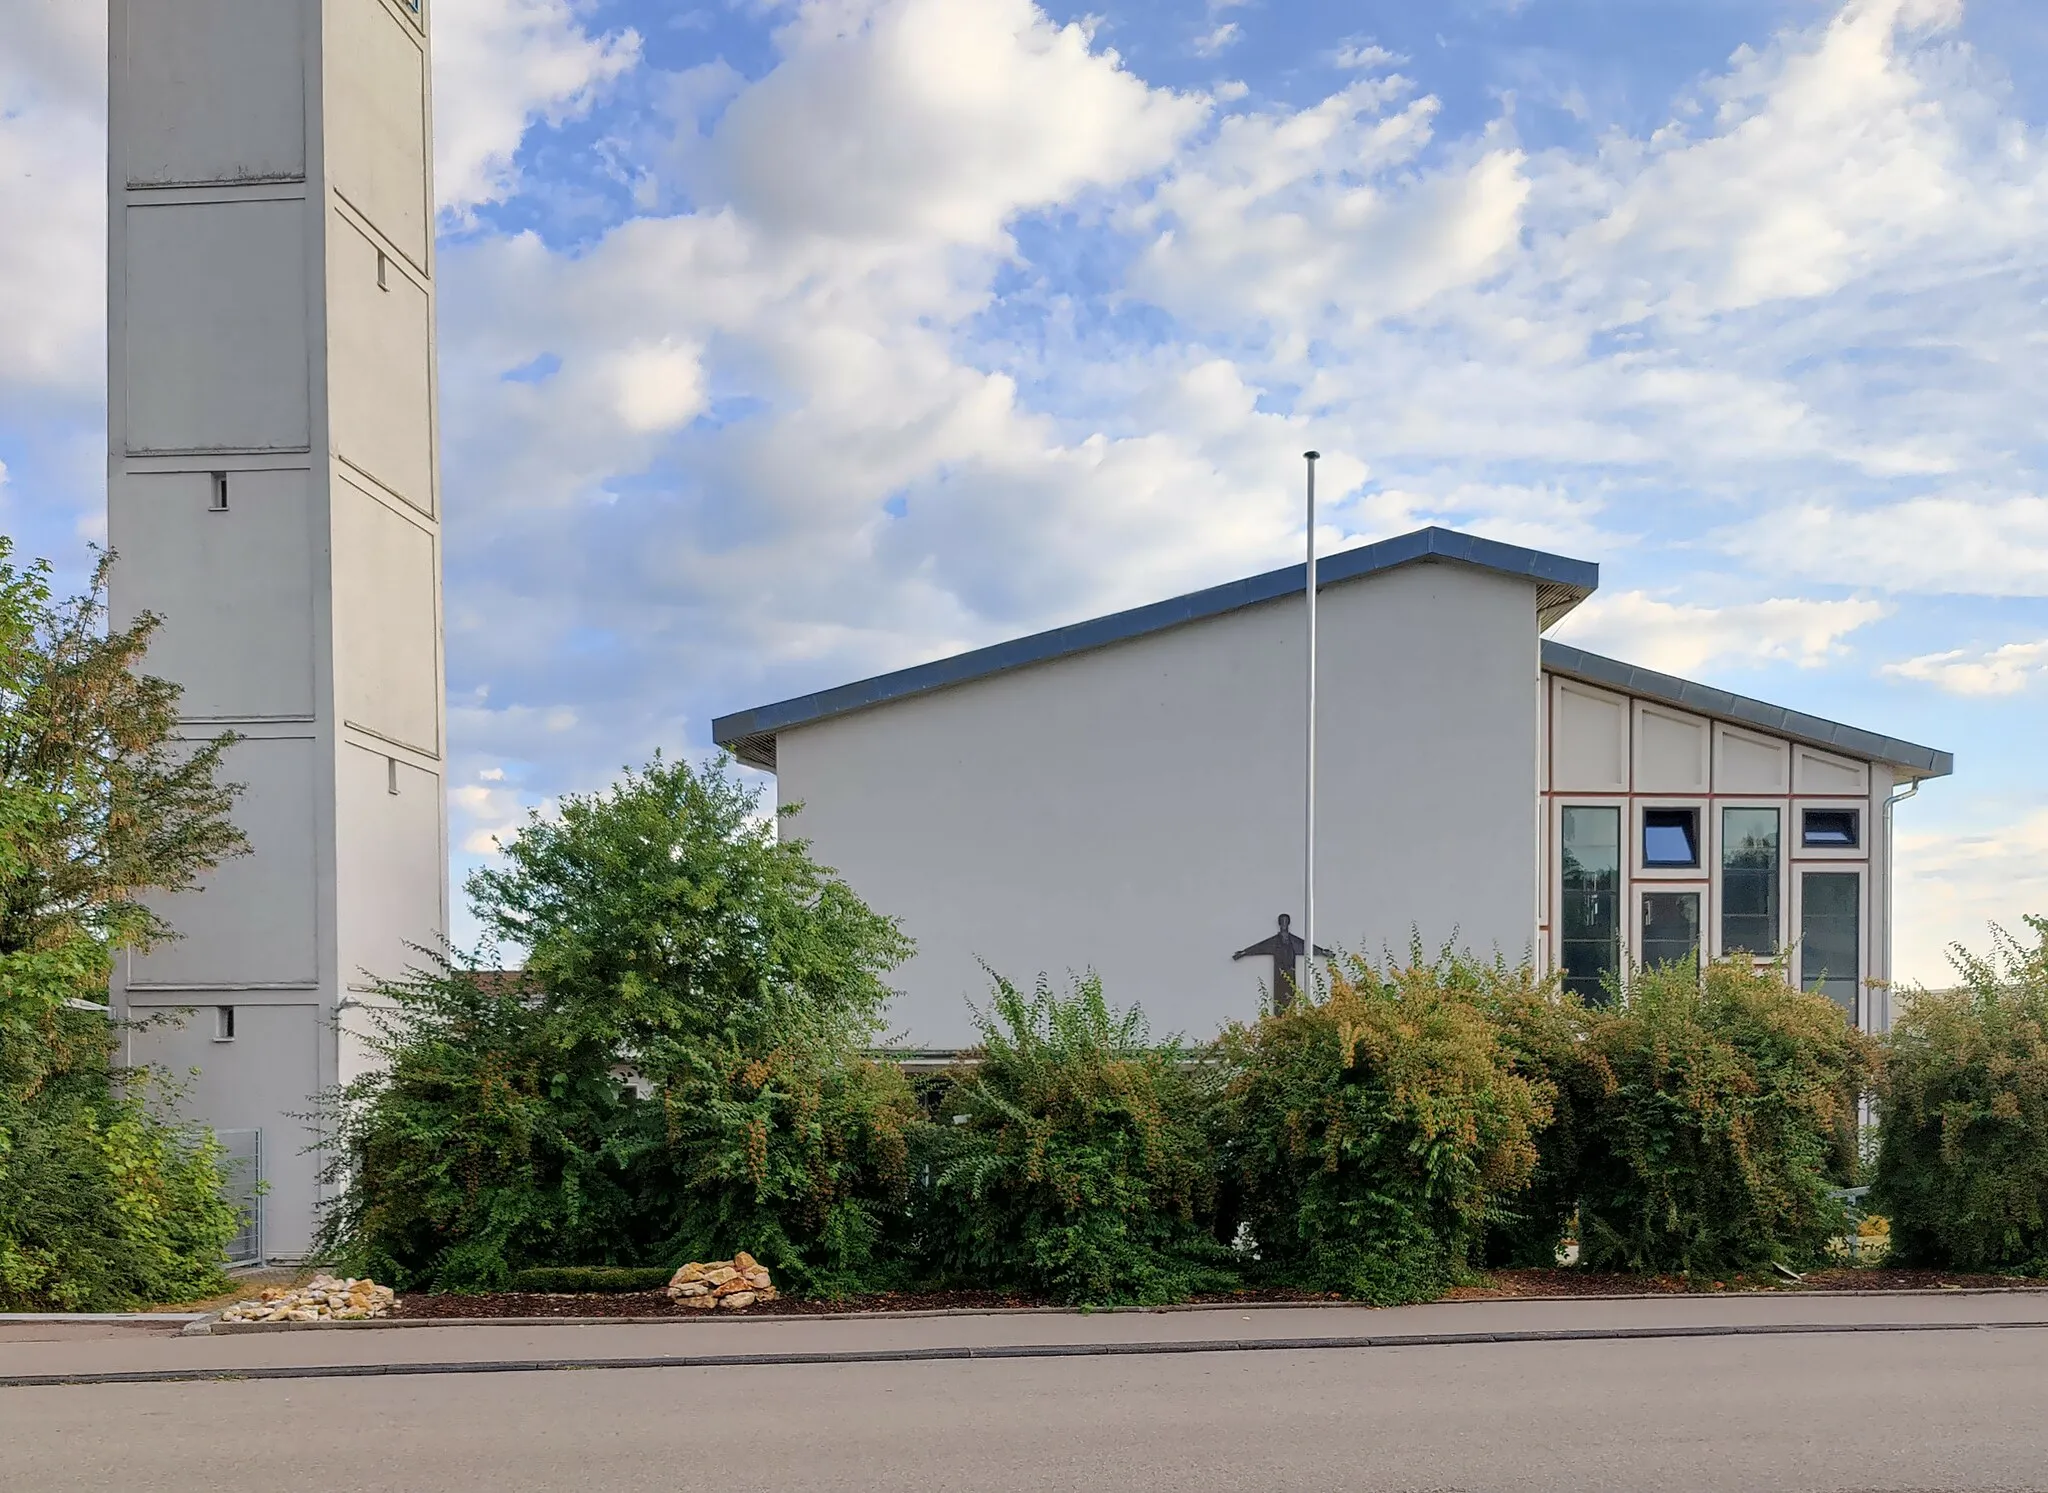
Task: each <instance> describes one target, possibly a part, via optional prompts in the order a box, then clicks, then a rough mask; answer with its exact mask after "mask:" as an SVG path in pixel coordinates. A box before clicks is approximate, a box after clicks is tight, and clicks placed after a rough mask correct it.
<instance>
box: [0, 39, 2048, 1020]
mask: <svg viewBox="0 0 2048 1493" xmlns="http://www.w3.org/2000/svg"><path fill="white" fill-rule="evenodd" d="M99 9H100V7H98V6H93V5H79V4H77V3H75V0H0V36H5V37H6V38H8V40H7V42H6V43H5V44H4V50H0V228H4V231H0V463H4V466H5V477H4V484H0V521H4V525H5V528H6V530H7V532H8V533H10V534H12V535H13V536H15V537H16V539H17V540H18V542H19V543H20V544H21V545H22V546H23V547H24V548H26V549H28V550H31V551H34V552H38V553H46V554H50V555H53V556H54V557H56V558H57V559H59V560H60V561H61V562H63V563H65V564H66V565H67V566H68V567H70V568H72V569H74V570H75V569H76V567H77V566H78V564H79V562H80V560H81V558H82V555H83V545H84V543H85V541H87V540H88V539H92V538H96V537H97V536H98V534H99V533H100V532H101V529H102V505H103V501H104V488H103V475H102V457H101V440H102V435H101V421H102V420H103V400H104V387H103V383H104V372H103V358H104V353H103V337H104V330H103V319H102V313H101V309H100V301H101V297H102V295H103V284H104V281H103V275H104V267H103V261H102V253H103V250H102V238H103V234H104V216H103V214H104V209H103V206H102V201H101V199H102V192H103V187H102V181H103V177H102V174H101V173H102V166H101V158H100V152H101V151H102V149H103V139H102V131H103V124H102V116H103V107H104V85H105V80H104V75H103V69H104V65H103V62H102V61H101V59H102V57H103V55H104V45H105V43H104V35H103V26H104V22H103V18H102V17H100V16H97V15H94V14H92V12H96V11H98V10H99ZM433 24H434V33H435V45H436V49H437V56H436V86H437V101H436V108H437V116H438V126H439V129H438V135H439V138H438V142H437V172H438V181H437V187H438V190H439V193H440V197H441V200H442V204H443V207H442V221H441V232H442V242H441V261H440V273H441V291H442V304H441V338H442V369H441V373H442V385H443V396H442V398H443V405H442V408H443V420H444V430H443V436H444V446H443V467H444V482H445V489H446V495H447V536H448V538H447V546H448V547H447V586H448V608H447V613H448V624H449V631H448V657H449V676H450V677H449V684H450V735H451V743H452V750H453V760H452V762H451V815H452V824H453V828H454V831H455V835H456V838H457V841H458V843H459V845H460V846H461V847H462V849H461V863H462V864H464V865H466V864H473V863H474V862H475V861H476V859H477V858H478V857H479V856H482V855H485V854H488V852H489V846H490V841H491V837H492V835H493V834H497V833H502V832H504V831H505V830H507V829H508V828H509V827H511V826H512V825H514V824H516V822H517V821H518V818H519V817H520V815H521V814H522V813H523V812H524V811H525V810H526V809H527V808H529V807H533V806H545V805H546V804H547V803H548V801H549V800H550V799H551V798H553V797H554V796H555V795H557V794H559V793H561V792H564V791H568V790H575V789H585V788H591V787H595V786H598V785H600V784H602V783H603V782H605V781H606V780H607V779H608V778H609V777H610V776H611V775H612V774H613V773H614V772H615V771H616V770H617V769H618V767H619V766H620V765H622V764H623V763H627V762H634V761H639V760H642V759H644V758H645V757H646V756H647V755H648V754H649V753H651V752H652V751H653V750H654V749H655V748H656V747H663V748H666V749H668V750H670V751H677V750H681V751H688V752H697V751H702V750H704V749H706V748H707V747H708V745H709V722H710V720H711V718H712V717H713V716H714V715H716V714H719V713H722V712H724V711H726V710H730V709H734V708H738V707H741V706H745V705H750V704H756V703H760V702H762V701H764V700H767V699H772V698H779V697H781V696H783V695H785V694H791V693H795V692H799V691H802V690H806V689H809V688H814V687H817V686H821V685H825V684H830V683H834V682H838V681H842V680H845V679H849V678H854V677H858V676H861V675H864V674H867V673H871V672H875V671H877V670H880V669H885V668H890V667H895V666H899V665H903V664H907V663H911V662H915V661H917V660H920V659H924V658H928V657H931V656H934V655H937V654H940V653H944V652H947V651H951V650H954V649H957V648H961V647H967V646H972V645H975V644H979V643H984V642H988V641H992V640H994V639H997V638H1000V637H1004V636H1010V635H1014V634H1017V633H1020V632H1023V631H1027V630H1031V629H1035V628H1038V627H1043V626H1048V625H1054V624H1057V623H1059V622H1062V621H1068V620H1072V619H1074V618H1077V617H1082V616H1087V615H1091V614H1093V613H1096V612H1099V611H1102V610H1107V609H1110V608H1114V607H1119V606H1126V605H1131V604H1135V603H1138V602H1142V601H1145V600H1149V599H1153V598H1156V597H1159V596H1162V595H1167V594H1171V593H1174V592H1177V591H1180V590H1184V589H1187V588H1189V587H1193V586H1197V585H1202V584H1205V583H1209V582H1213V581H1217V580H1221V579H1225V578H1228V577H1231V576H1235V575H1240V574H1244V573H1247V572H1250V571H1254V570H1258V569H1262V568H1265V567H1268V566H1271V565H1275V564H1280V563H1284V562H1286V561H1288V560H1290V559H1292V558H1293V557H1294V556H1295V555H1296V554H1297V553H1298V552H1299V547H1300V543H1301V532H1300V519H1299V515H1298V507H1297V497H1296V492H1295V486H1296V473H1297V470H1298V463H1297V461H1296V453H1298V452H1299V451H1300V450H1301V449H1302V448H1303V447H1304V446H1307V445H1311V444H1313V445H1315V446H1318V447H1320V448H1321V449H1322V450H1323V451H1324V452H1325V453H1327V454H1328V458H1329V459H1328V460H1327V461H1326V462H1325V464H1324V476H1325V485H1326V489H1327V490H1329V491H1331V492H1332V493H1333V494H1334V497H1335V502H1334V504H1333V505H1332V507H1331V509H1330V511H1329V513H1328V515H1327V523H1328V527H1327V529H1326V531H1325V532H1324V533H1323V534H1322V535H1321V542H1322V543H1324V544H1325V545H1326V546H1335V545H1341V544H1345V543H1352V542H1358V541H1362V540H1365V539H1370V538H1376V537H1380V536H1383V535H1386V534H1389V533H1394V532H1399V531H1401V530H1404V529H1407V528H1411V527H1414V526H1416V525H1419V524H1422V523H1429V522H1438V523H1448V524H1454V525H1457V526H1460V527H1464V528H1468V529H1472V530H1476V531H1478V532H1480V533H1486V534H1491V535H1495V536H1497V537H1500V538H1504V539H1509V540H1513V541H1516V542H1520V543H1525V544H1534V545H1541V546H1544V547H1548V548H1552V549H1556V550H1560V551H1563V552H1565V553H1567V554H1572V555H1577V556H1581V557H1584V558H1588V559H1593V560H1597V561H1599V562H1600V564H1601V566H1602V574H1603V586H1602V590H1601V593H1600V595H1599V596H1598V597H1597V598H1596V599H1595V601H1594V602H1592V603H1590V604H1589V605H1588V606H1587V607H1585V608H1584V609H1582V611H1581V613H1580V614H1579V615H1577V616H1575V617H1574V618H1572V619H1571V620H1570V621H1568V623H1567V624H1566V625H1565V627H1564V629H1563V635H1564V636H1566V637H1568V638H1570V639H1571V640H1573V641H1576V642H1579V643H1581V644H1583V645H1585V646H1588V647H1593V648H1596V649H1599V650H1601V651H1605V652H1610V653H1614V654H1616V655H1619V656H1621V657H1624V658H1629V659H1632V660H1635V661H1638V662H1641V663H1645V664H1649V665H1652V666H1655V667H1660V668H1665V669H1669V670H1671V671H1673V672H1676V673H1680V674H1685V675H1689V676H1692V677H1697V678H1701V679H1705V680H1709V681H1711V682H1713V683H1716V684H1720V685H1723V686H1726V687H1728V688H1732V689H1737V690H1741V691H1744V692H1747V693H1751V694H1756V695H1760V696H1762V697H1764V698H1766V699H1770V700H1774V701H1778V702H1781V703H1784V704H1788V705H1792V706H1796V707H1798V708H1800V709H1804V710H1808V711H1812V712H1815V713H1818V714H1823V715H1830V716H1834V717H1837V718H1840V719H1844V720H1848V721H1851V722H1854V723H1856V724H1859V725H1864V726H1868V727H1872V728H1875V729H1880V730H1884V731H1887V732H1890V733H1893V734H1896V735H1900V736H1904V737H1908V738H1911V739H1915V740H1919V741H1923V742H1927V743H1930V744H1933V745H1937V746H1943V747H1947V748H1950V749H1952V750H1954V751H1955V753H1956V755H1957V762H1958V770H1957V774H1956V776H1955V777H1954V778H1953V779H1950V780H1947V781H1943V782H1939V783H1936V784H1934V785H1932V786H1931V787H1930V788H1929V789H1928V790H1927V791H1926V792H1925V793H1923V794H1922V795H1921V796H1920V798H1919V799H1918V800H1916V801H1915V802H1914V803H1913V804H1912V805H1910V806H1909V807H1908V808H1907V809H1906V810H1904V811H1903V815H1902V830H1903V832H1904V839H1903V840H1902V845H1901V857H1900V870H1901V874H1902V877H1903V883H1902V886H1901V890H1900V902H1899V914H1900V928H1899V934H1898V954H1899V959H1900V964H1901V969H1902V972H1903V973H1904V974H1906V975H1908V976H1911V977H1918V978H1922V979H1928V980H1938V979H1940V978H1941V977H1942V973H1943V970H1942V963H1941V956H1940V951H1941V948H1942V946H1943V944H1944V943H1945V942H1946V941H1947V940H1950V939H1958V938H1960V939H1965V940H1972V941H1978V942H1981V941H1982V930H1983V926H1984V923H1985V921H1986V920H1987V919H1993V918H1996V919H1999V920H2002V921H2007V922H2011V921H2014V920H2015V919H2016V918H2017V916H2018V915H2019V914H2020V913H2022V912H2025V911H2030V910H2040V911H2048V784H2044V777H2043V774H2042V772H2041V771H2040V769H2039V767H2038V766H2037V762H2038V760H2039V758H2040V756H2041V750H2040V746H2039V743H2040V742H2041V740H2042V739H2043V734H2044V733H2043V727H2044V724H2048V709H2044V701H2048V603H2044V597H2048V483H2044V476H2043V467H2044V464H2048V446H2044V440H2043V436H2042V428H2041V423H2040V414H2039V411H2040V408H2041V406H2042V403H2043V395H2044V393H2048V390H2044V380H2043V378H2042V375H2041V372H2040V369H2041V366H2042V353H2043V351H2044V344H2048V311H2044V303H2043V294H2044V289H2048V258H2044V254H2043V246H2044V244H2048V156H2044V146H2048V134H2044V131H2048V8H2044V7H2042V6H2041V5H2039V3H2038V0H1847V3H1844V0H1689V3H1685V4H1675V3H1669V0H1444V3H1440V4H1437V5H1432V6H1416V5H1413V4H1393V3H1359V0H1352V3H1346V4H1327V3H1316V0H1289V3H1286V4H1280V3H1277V0H1244V3H1219V0H1206V3H1205V0H1140V3H1124V4H1117V3H1107V4H1098V5H1090V6H1086V7H1079V6H1072V5H1061V4H1052V5H1049V6H1039V5H1034V4H1032V3H1030V0H813V3H770V0H731V3H714V4H704V5H700V6H697V7H695V8H691V7H689V6H688V5H653V4H648V3H642V0H601V3H600V0H593V3H576V0H437V4H436V7H435V10H434V16H433ZM1047 958H1048V960H1049V961H1056V958H1057V955H1056V952H1052V953H1048V955H1047Z"/></svg>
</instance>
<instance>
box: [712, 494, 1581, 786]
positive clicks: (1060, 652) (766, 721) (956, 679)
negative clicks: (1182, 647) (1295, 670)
mask: <svg viewBox="0 0 2048 1493" xmlns="http://www.w3.org/2000/svg"><path fill="white" fill-rule="evenodd" d="M1419 560H1451V561H1456V562H1459V563H1461V564H1466V565H1476V566H1479V567H1481V568H1483V569H1486V570H1493V571H1498V572H1500V573H1502V574H1504V575H1511V576H1516V577H1518V578H1520V579H1524V580H1529V581H1534V582H1535V583H1537V584H1538V585H1539V586H1557V587H1562V588H1564V589H1566V590H1569V591H1575V592H1578V593H1579V595H1580V598H1581V599H1583V597H1584V596H1587V595H1590V594H1592V592H1593V591H1594V590H1595V589H1597V588H1598V586H1599V584H1600V567H1599V566H1598V565H1596V564H1594V563H1593V562H1591V561H1590V560H1573V559H1569V558H1567V557H1566V556H1564V555H1553V554H1549V553H1547V552H1546V551H1543V550H1532V549H1524V548H1523V547H1522V546H1520V545H1518V544H1503V543H1501V542H1500V541H1499V540H1495V539H1482V538H1480V537H1479V536H1478V535H1476V534H1461V533H1459V532H1457V531H1456V530H1455V529H1441V528H1434V527H1432V528H1427V529H1417V530H1415V531H1414V532H1413V533H1409V534H1400V535H1396V536H1395V537H1394V538H1392V539H1382V540H1379V541H1377V542H1376V543H1373V544H1362V545H1359V546H1358V547H1357V548H1355V549H1348V550H1339V551H1338V552H1337V553H1335V554H1333V555H1330V556H1328V557H1326V558H1323V559H1320V560H1319V561H1318V562H1317V566H1316V590H1317V591H1322V590H1324V589H1326V588H1328V587H1330V586H1335V585H1341V584H1343V583H1344V582H1346V581H1353V580H1357V579H1359V578H1360V577H1363V576H1367V575H1373V574H1375V573H1378V572H1381V571H1386V570H1392V569H1394V568H1395V567H1396V566H1401V565H1410V564H1413V563H1415V562H1416V561H1419ZM1307 579H1308V565H1307V563H1306V562H1303V563H1302V564H1300V565H1287V566H1282V567H1281V568H1280V569H1278V570H1269V571H1267V572H1265V573H1264V574H1263V575H1254V576H1247V577H1245V578H1244V579H1243V580H1237V581H1229V582H1226V583H1225V584H1223V585H1221V586H1211V587H1209V588H1208V589H1206V590H1203V591H1190V592H1188V593H1187V594H1186V595H1184V596H1175V597H1170V598H1168V599H1167V600H1165V601H1155V602H1151V603H1149V604H1148V605H1145V606H1141V607H1133V608H1131V609H1130V610H1129V611H1124V612H1112V613H1111V614H1110V615H1108V616H1106V617H1093V618H1090V619H1089V620H1088V621H1086V622H1075V623H1070V624H1069V625H1067V626H1065V627H1055V628H1053V629H1051V630H1050V631H1048V632H1041V633H1033V634H1032V635H1030V636H1029V637H1023V638H1013V639H1011V640H1010V641H1009V642H1006V643H995V644H992V645H991V646H989V647H986V648H976V649H974V650H972V651H971V652H967V653H956V654H954V655H953V656H952V657H950V658H941V659H935V660H933V661H932V662H931V663H925V664H916V665H913V666H912V667H910V668H907V669H898V670H896V671H895V672H893V673H889V674H878V675H876V676H875V677H874V678H872V679H861V680H857V681H855V682H854V683H852V684H841V685H835V686H834V687H833V688H831V689H824V690H818V691H816V692H815V693H813V694H808V695H798V696H796V697H795V698H794V699H789V700H781V701H778V702H777V703H775V704H773V705H761V706H756V707H755V708H754V709H752V710H740V711H735V712H734V713H733V714H731V715H722V716H719V717H717V718H716V719H715V720H713V721H712V723H711V739H712V740H713V741H714V742H716V743H717V744H718V745H720V746H722V747H732V748H734V749H735V750H736V751H738V752H739V754H740V756H741V757H742V759H743V760H756V759H758V758H761V757H766V760H756V765H759V766H772V765H773V758H772V756H767V755H766V754H765V753H756V754H754V756H753V757H750V756H749V754H748V753H747V752H746V751H745V750H744V747H745V745H746V744H747V743H749V741H750V739H752V738H759V737H772V736H773V735H774V734H775V733H776V732H778V731H787V730H790V729H792V728H793V727H796V726H807V725H811V724H813V723H814V722H817V721H822V720H829V719H830V718H832V717H833V716H837V715H846V714H848V713H850V712H852V711H855V710H866V709H868V708H869V707H871V706H875V705H884V704H887V703H889V702H890V701H893V700H902V699H907V698H909V697H910V696H912V695H921V694H926V693H929V692H930V691H932V690H936V689H945V688H946V687H948V686H950V685H955V684H966V683H968V682H969V681H971V680H975V679H985V678H987V677H988V676H990V675H992V674H1001V673H1005V672H1007V671H1009V670H1011V669H1021V668H1024V667H1026V666H1027V665H1030V664H1038V663H1047V662H1049V661H1051V660H1053V659H1056V658H1066V657H1069V656H1070V655H1073V654H1076V653H1086V652H1089V651H1091V650H1093V649H1096V648H1106V647H1108V646H1109V645H1111V644H1112V643H1122V642H1127V641H1129V640H1130V639H1132V638H1141V637H1144V636H1146V635H1147V634H1149V633H1155V632H1163V631H1165V630H1166V629H1168V628H1171V627H1179V626H1181V625H1183V624H1184V623H1188V622H1199V621H1202V620H1204V619H1205V618H1209V617H1220V616H1223V615H1225V614H1226V613H1229V612H1234V611H1238V610H1240V609H1241V608H1244V607H1249V606H1257V605H1259V604H1260V603H1261V602H1267V601H1277V600H1279V599H1280V598H1281V597H1283V596H1288V595H1292V594H1293V593H1295V592H1298V591H1300V590H1301V588H1302V587H1303V585H1305V584H1306V582H1307Z"/></svg>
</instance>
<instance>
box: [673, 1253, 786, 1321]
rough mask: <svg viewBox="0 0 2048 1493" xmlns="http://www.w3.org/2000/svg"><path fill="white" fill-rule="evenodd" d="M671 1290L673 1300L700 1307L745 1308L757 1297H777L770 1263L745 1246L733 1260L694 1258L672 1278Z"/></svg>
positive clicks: (703, 1309) (733, 1309)
mask: <svg viewBox="0 0 2048 1493" xmlns="http://www.w3.org/2000/svg"><path fill="white" fill-rule="evenodd" d="M668 1294H669V1299H670V1300H672V1301H675V1302H677V1303H679V1304H680V1305H683V1306H687V1307H694V1308H696V1309H697V1310H699V1311H710V1310H711V1309H712V1308H713V1307H722V1308H724V1309H725V1310H726V1311H729V1312H743V1311H745V1310H746V1309H747V1308H748V1307H750V1306H752V1305H753V1304H754V1303H755V1302H757V1301H773V1300H774V1299H775V1283H774V1281H772V1280H771V1279H770V1278H769V1276H768V1270H767V1267H766V1266H764V1265H762V1264H761V1263H760V1261H758V1260H756V1259H755V1258H754V1257H753V1256H752V1255H750V1254H748V1253H747V1252H746V1251H745V1250H741V1251H740V1252H739V1253H738V1254H736V1255H734V1256H733V1257H732V1258H731V1259H729V1260H713V1261H711V1262H710V1263H709V1264H704V1263H701V1262H699V1261H695V1260H692V1261H691V1262H690V1263H689V1264H687V1265H685V1266H684V1267H683V1268H682V1269H680V1270H678V1271H677V1272H676V1273H675V1275H674V1277H673V1278H671V1279H670V1281H669V1283H668Z"/></svg>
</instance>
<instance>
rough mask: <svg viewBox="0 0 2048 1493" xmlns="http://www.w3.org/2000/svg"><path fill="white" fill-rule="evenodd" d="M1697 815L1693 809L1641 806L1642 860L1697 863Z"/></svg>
mask: <svg viewBox="0 0 2048 1493" xmlns="http://www.w3.org/2000/svg"><path fill="white" fill-rule="evenodd" d="M1699 863H1700V817H1699V814H1698V812H1697V811H1696V810H1693V809H1645V810H1643V864H1644V865H1646V866H1697V865H1698V864H1699Z"/></svg>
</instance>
